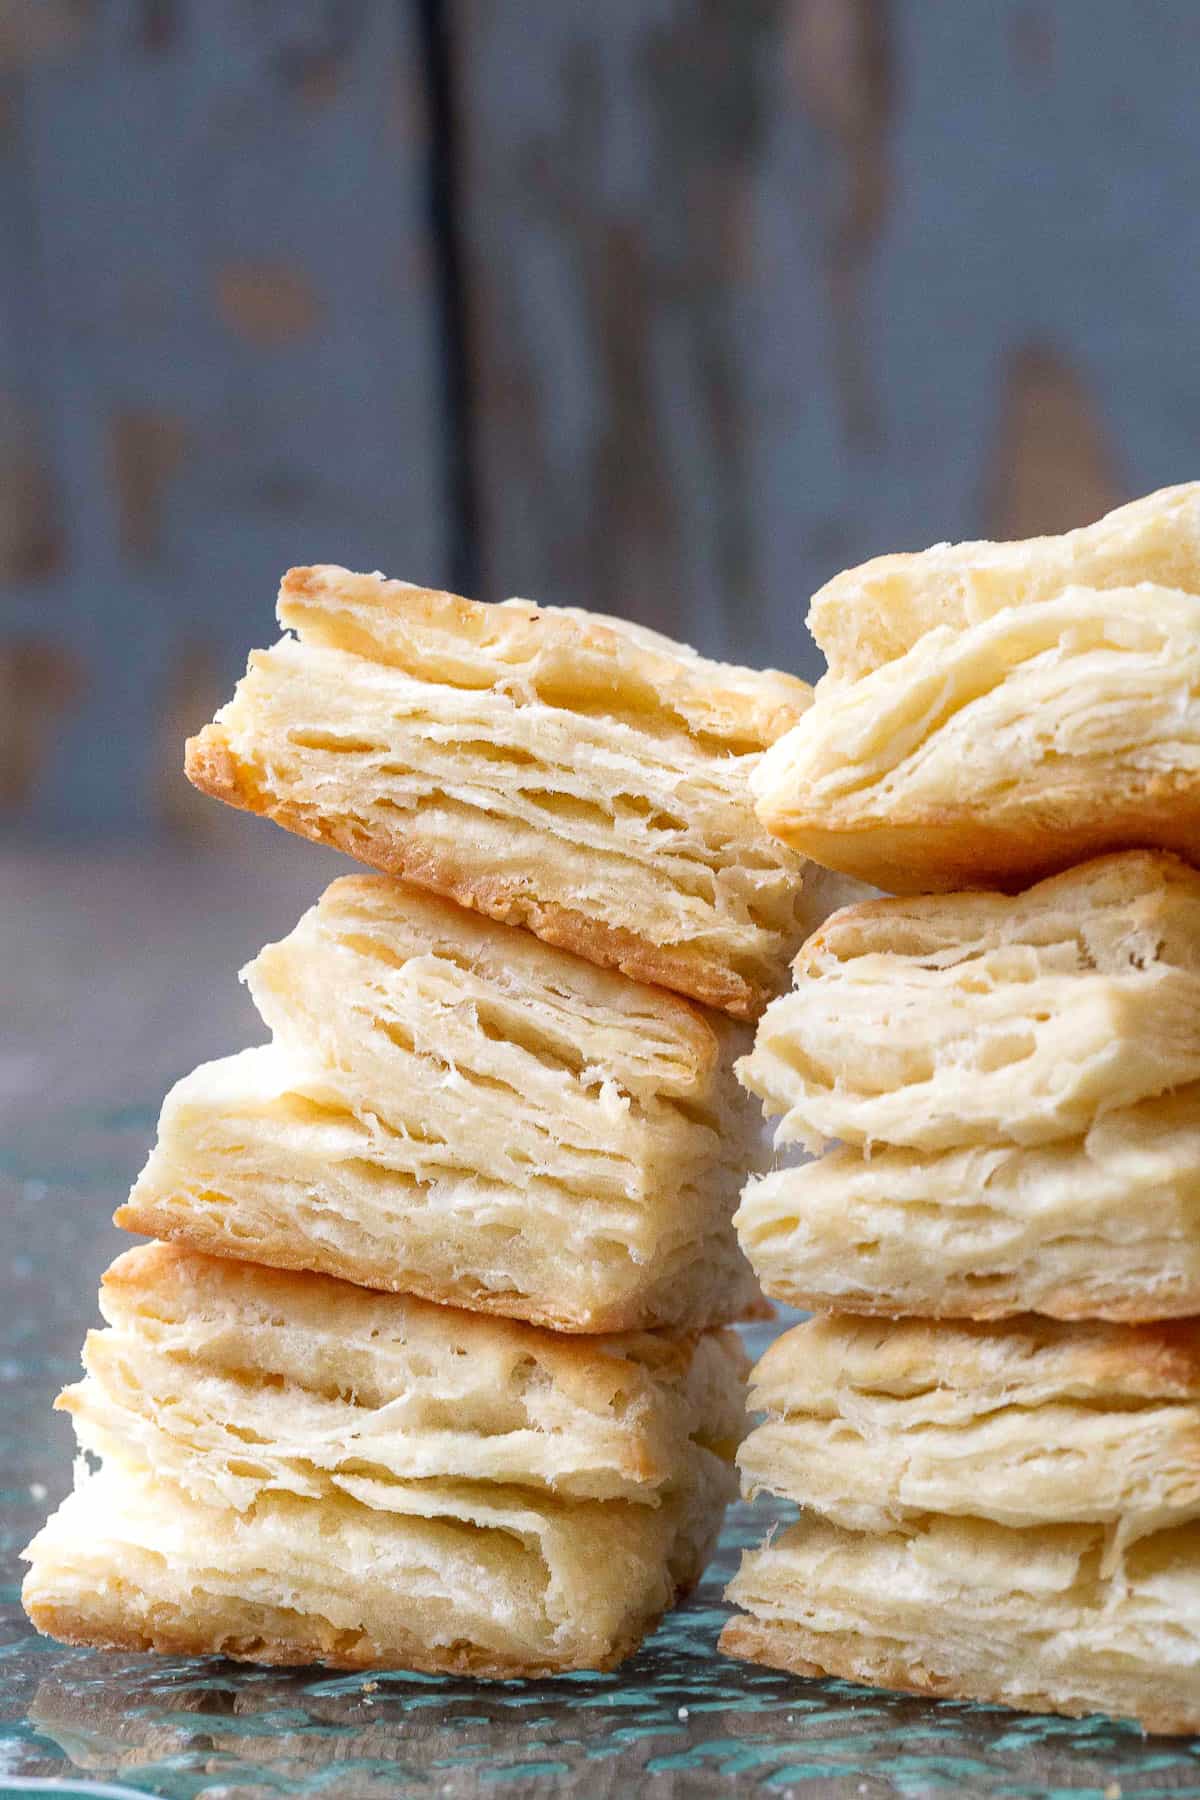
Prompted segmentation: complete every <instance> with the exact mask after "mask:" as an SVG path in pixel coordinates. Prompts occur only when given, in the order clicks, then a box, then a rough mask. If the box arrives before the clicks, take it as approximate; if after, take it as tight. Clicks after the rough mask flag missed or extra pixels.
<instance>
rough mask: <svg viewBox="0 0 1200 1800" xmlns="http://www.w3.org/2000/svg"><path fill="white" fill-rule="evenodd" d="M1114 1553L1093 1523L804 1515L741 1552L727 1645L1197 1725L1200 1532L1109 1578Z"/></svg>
mask: <svg viewBox="0 0 1200 1800" xmlns="http://www.w3.org/2000/svg"><path fill="white" fill-rule="evenodd" d="M1107 1548H1108V1537H1107V1533H1106V1531H1105V1528H1104V1527H1103V1526H1100V1525H1045V1526H1040V1527H1032V1528H1027V1529H1024V1530H1018V1529H1014V1528H1012V1527H1009V1526H1004V1525H995V1524H992V1523H991V1522H989V1521H986V1520H982V1519H958V1518H945V1517H940V1516H937V1515H932V1516H929V1517H927V1518H924V1519H923V1520H922V1521H921V1522H920V1523H918V1524H917V1525H915V1526H914V1527H913V1528H911V1529H909V1530H905V1531H903V1532H901V1531H887V1532H880V1533H871V1532H859V1531H847V1530H845V1529H844V1528H843V1527H841V1526H838V1525H834V1524H831V1523H830V1522H829V1521H828V1520H826V1519H822V1518H819V1517H817V1516H816V1515H815V1514H814V1515H808V1516H806V1517H804V1518H803V1519H801V1521H800V1522H799V1523H798V1524H795V1525H792V1526H790V1527H789V1528H788V1529H787V1530H785V1531H784V1532H782V1533H781V1534H780V1535H779V1536H778V1537H776V1538H774V1539H773V1540H772V1541H771V1542H770V1543H769V1544H767V1545H765V1546H764V1547H763V1548H762V1549H759V1550H751V1551H749V1552H747V1554H746V1556H745V1557H744V1559H743V1561H742V1566H741V1569H740V1571H739V1573H738V1574H737V1576H736V1577H735V1579H734V1581H733V1583H732V1585H731V1586H730V1588H729V1598H730V1599H731V1600H732V1601H733V1602H734V1603H735V1604H736V1605H737V1606H739V1607H742V1608H743V1609H744V1612H743V1614H742V1615H741V1616H739V1617H736V1618H733V1619H731V1620H730V1621H729V1623H728V1624H727V1625H726V1626H725V1629H724V1631H723V1632H722V1633H721V1648H722V1650H724V1651H725V1653H726V1654H727V1655H729V1656H737V1657H744V1658H746V1659H747V1660H749V1661H753V1662H761V1663H766V1664H768V1665H769V1666H770V1667H772V1668H777V1669H788V1670H791V1671H792V1672H793V1673H794V1674H797V1675H815V1676H820V1675H837V1676H842V1677H843V1678H845V1679H846V1680H849V1681H859V1682H864V1683H867V1684H869V1685H871V1686H873V1687H886V1688H894V1689H898V1690H899V1691H901V1692H903V1693H913V1694H921V1695H926V1696H930V1697H934V1698H954V1699H960V1700H982V1701H989V1702H994V1703H998V1704H1001V1705H1004V1706H1012V1707H1018V1708H1021V1709H1023V1710H1026V1711H1031V1712H1056V1713H1067V1714H1069V1715H1072V1716H1081V1715H1083V1714H1087V1713H1111V1714H1114V1715H1116V1716H1117V1717H1129V1718H1133V1719H1136V1720H1137V1721H1138V1722H1139V1723H1140V1724H1141V1725H1142V1726H1143V1728H1144V1729H1145V1730H1147V1731H1155V1732H1167V1733H1185V1732H1194V1731H1197V1730H1200V1524H1197V1523H1196V1522H1194V1521H1193V1522H1192V1523H1190V1524H1187V1525H1179V1526H1175V1527H1173V1528H1171V1529H1169V1530H1165V1531H1158V1532H1155V1533H1153V1534H1152V1535H1151V1536H1149V1537H1143V1538H1139V1539H1138V1541H1137V1542H1136V1543H1134V1544H1131V1545H1130V1546H1129V1548H1128V1549H1127V1550H1125V1551H1124V1553H1123V1554H1122V1556H1121V1560H1120V1566H1119V1569H1118V1570H1117V1571H1116V1572H1115V1573H1111V1574H1106V1573H1104V1563H1105V1556H1106V1552H1107Z"/></svg>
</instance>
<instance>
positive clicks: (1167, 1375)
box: [738, 1314, 1200, 1555]
mask: <svg viewBox="0 0 1200 1800" xmlns="http://www.w3.org/2000/svg"><path fill="white" fill-rule="evenodd" d="M750 1405H751V1408H752V1409H753V1410H754V1411H761V1412H764V1413H765V1414H766V1418H765V1421H764V1422H763V1423H762V1424H761V1425H759V1426H758V1427H757V1428H756V1429H755V1430H754V1431H752V1432H751V1434H750V1436H749V1437H748V1438H747V1439H746V1441H745V1443H744V1444H743V1445H742V1448H741V1452H740V1454H739V1457H738V1461H739V1464H740V1466H741V1469H742V1474H743V1478H744V1481H745V1483H746V1485H747V1488H748V1491H749V1492H750V1493H752V1494H753V1493H758V1492H760V1491H764V1490H765V1491H767V1492H770V1493H774V1494H779V1495H782V1496H783V1497H784V1498H785V1499H789V1500H795V1501H796V1502H797V1503H798V1504H799V1505H801V1506H810V1507H812V1508H813V1509H814V1511H816V1512H819V1513H821V1514H822V1515H823V1516H824V1517H825V1518H828V1519H831V1520H832V1521H833V1522H834V1523H835V1524H838V1525H844V1526H846V1527H847V1528H848V1529H851V1530H856V1531H884V1532H886V1531H890V1530H893V1529H896V1528H904V1529H911V1528H913V1527H914V1526H916V1525H918V1524H919V1523H920V1521H921V1519H922V1517H923V1516H924V1515H926V1514H928V1513H942V1514H951V1515H965V1516H970V1517H975V1518H981V1519H990V1520H992V1521H993V1522H994V1523H996V1524H999V1525H1009V1526H1040V1525H1061V1524H1099V1525H1103V1526H1105V1527H1106V1528H1107V1529H1108V1531H1109V1533H1110V1535H1111V1546H1112V1551H1111V1553H1112V1554H1114V1555H1116V1554H1117V1553H1119V1552H1120V1551H1121V1550H1122V1549H1123V1548H1124V1547H1125V1546H1126V1545H1128V1544H1129V1543H1131V1542H1133V1541H1134V1540H1135V1539H1136V1538H1139V1537H1145V1536H1147V1535H1148V1534H1149V1533H1151V1532H1154V1531H1160V1530H1163V1529H1165V1528H1167V1527H1170V1526H1175V1525H1182V1524H1186V1523H1187V1521H1188V1520H1190V1519H1195V1518H1197V1517H1200V1325H1198V1324H1197V1323H1196V1322H1195V1321H1194V1320H1188V1321H1187V1322H1186V1323H1180V1324H1176V1325H1143V1326H1136V1325H1104V1324H1091V1323H1089V1324H1078V1325H1068V1324H1062V1323H1061V1322H1059V1321H1056V1320H1051V1319H1035V1318H1025V1319H1020V1320H1015V1321H1012V1322H1010V1323H1008V1324H996V1325H979V1324H974V1325H973V1324H969V1323H963V1322H955V1323H951V1322H931V1321H929V1320H924V1319H901V1320H896V1321H895V1322H885V1321H882V1320H874V1319H855V1318H847V1317H845V1316H839V1315H837V1314H833V1315H827V1316H825V1317H822V1318H817V1319H811V1320H809V1321H808V1322H806V1323H805V1324H802V1325H797V1326H795V1327H793V1329H792V1330H791V1331H788V1332H786V1333H785V1334H784V1335H783V1337H781V1338H778V1339H776V1341H775V1343H773V1344H772V1345H771V1347H770V1348H769V1349H768V1351H767V1352H766V1355H765V1356H764V1357H763V1359H762V1361H761V1362H760V1363H759V1365H758V1367H757V1368H756V1369H755V1371H754V1374H753V1376H752V1378H751V1391H750Z"/></svg>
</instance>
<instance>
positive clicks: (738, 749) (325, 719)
mask: <svg viewBox="0 0 1200 1800" xmlns="http://www.w3.org/2000/svg"><path fill="white" fill-rule="evenodd" d="M279 619H280V623H281V624H282V625H283V626H284V627H285V628H286V629H287V630H289V631H291V632H292V633H294V634H295V635H294V636H285V637H284V638H283V639H282V640H281V641H280V642H279V643H278V644H276V645H275V646H274V648H273V649H270V650H263V651H256V652H255V653H254V655H253V656H252V657H251V660H250V667H249V670H248V673H247V675H246V677H245V679H244V680H243V681H242V682H241V683H240V684H239V686H238V689H237V692H236V694H235V695H234V698H233V699H232V700H231V701H230V702H229V704H228V705H227V706H225V707H224V708H222V710H221V712H220V713H219V714H218V716H217V718H216V720H215V721H214V722H213V723H212V724H211V725H209V726H207V727H206V728H205V730H204V731H203V732H202V733H201V734H200V735H199V737H197V738H194V739H193V740H192V741H191V742H190V743H189V745H188V750H187V773H188V776H189V779H190V780H191V781H192V782H193V783H194V784H195V785H196V786H197V787H199V788H200V789H202V790H203V791H204V792H205V793H208V794H212V795H213V796H215V797H216V798H218V799H221V800H225V801H227V802H229V803H230V804H231V805H234V806H240V807H243V808H245V809H247V810H249V811H251V812H258V813H264V814H266V815H267V816H269V817H271V818H273V819H274V820H276V821H277V823H279V824H281V825H284V826H286V827H287V828H288V829H289V830H292V831H296V832H299V833H300V834H301V835H302V836H305V837H309V838H312V839H314V840H316V841H317V842H320V843H326V844H331V845H333V846H334V847H335V848H337V849H340V850H345V851H347V852H349V854H351V855H352V856H356V857H358V858H359V859H360V860H361V861H363V862H366V863H369V864H371V865H372V866H373V867H375V868H378V869H382V870H384V871H385V872H386V873H388V874H392V875H397V876H402V877H404V878H405V879H406V880H408V881H411V882H414V883H417V884H418V885H420V886H422V887H426V888H429V889H432V890H433V891H435V892H437V893H440V894H443V895H446V896H448V897H450V898H451V899H454V900H457V901H458V902H460V903H461V904H462V905H464V906H469V907H472V908H475V909H477V910H478V911H480V912H484V913H487V914H490V915H491V916H492V917H493V918H497V919H501V920H505V921H507V922H508V923H510V924H514V925H522V926H524V927H526V928H527V929H528V930H530V931H532V932H534V933H536V934H537V935H538V936H539V937H541V938H543V939H545V940H546V941H547V942H549V943H553V944H557V945H559V946H562V947H564V948H566V949H569V950H573V951H575V952H577V953H579V954H580V955H582V956H586V957H588V958H590V959H591V960H593V961H595V962H598V963H602V964H604V965H607V966H609V967H613V968H617V969H620V970H622V971H623V972H624V973H625V974H627V975H630V976H632V977H633V978H635V979H636V980H639V981H647V982H653V983H656V984H659V985H662V986H664V987H669V988H674V989H677V990H678V991H680V992H682V993H685V994H688V995H690V996H692V997H693V998H695V999H698V1000H700V1001H703V1002H704V1003H706V1004H708V1005H711V1006H715V1007H719V1008H721V1009H722V1010H725V1011H727V1012H731V1013H734V1014H737V1015H739V1016H742V1017H753V1016H756V1015H757V1013H758V1012H759V1011H761V1009H762V1006H763V1005H764V1004H765V1002H766V1000H767V999H768V998H769V997H770V996H771V995H772V994H773V993H777V992H778V991H779V989H780V988H781V987H782V985H783V984H784V981H785V979H786V975H785V970H786V965H787V961H788V959H789V957H790V956H791V955H792V954H793V953H794V951H795V950H796V948H797V946H798V944H799V943H800V942H801V940H802V938H803V936H804V934H805V926H806V903H805V900H804V897H803V894H802V879H801V869H802V865H801V861H800V859H799V858H798V857H796V856H795V855H794V853H793V852H791V851H790V850H787V849H786V848H785V847H783V846H782V845H780V844H778V843H776V842H775V841H774V840H773V839H772V838H770V837H769V836H768V834H767V833H766V832H765V831H764V829H763V828H762V826H761V825H760V824H759V823H758V821H757V819H756V818H755V816H754V812H753V807H752V803H751V800H750V795H749V789H748V785H747V783H748V778H749V774H750V771H751V770H752V769H753V767H754V766H755V764H756V762H757V760H758V757H759V756H760V754H761V753H762V751H763V750H764V749H765V748H766V747H767V746H768V745H769V744H771V743H773V742H774V740H775V739H776V738H777V737H779V736H781V735H782V733H783V732H784V731H786V730H787V729H788V727H789V726H790V725H792V724H794V722H795V721H796V719H797V718H799V716H800V714H801V713H802V712H803V711H804V709H805V707H807V705H808V704H809V700H810V698H811V691H810V689H809V688H808V687H807V686H806V685H805V684H804V683H803V682H801V681H798V680H795V679H794V678H792V677H791V676H786V675H781V674H777V673H774V672H768V673H765V674H759V673H756V672H754V671H751V670H746V669H738V668H733V667H729V666H727V665H725V664H720V663H713V662H709V661H706V660H705V659H704V658H702V657H700V656H698V655H697V654H696V653H695V652H694V651H692V650H690V649H688V648H687V647H686V646H683V645H678V644H674V643H671V642H670V641H669V640H668V639H665V638H662V637H659V636H658V635H657V634H655V633H653V632H647V631H644V630H641V629H639V628H638V627H636V626H631V625H627V624H625V623H623V622H621V621H618V620H613V619H607V618H600V617H596V616H590V615H588V614H584V613H577V612H571V611H557V610H555V609H553V608H538V607H536V606H532V605H530V604H529V603H528V602H527V601H508V602H505V603H504V604H503V605H501V606H494V605H486V604H482V603H479V602H474V601H470V600H464V599H461V598H459V597H458V596H456V595H452V594H444V593H438V592H435V591H433V590H430V589H426V588H420V587H414V586H411V585H409V584H408V583H405V582H400V581H385V580H384V579H383V577H382V576H379V575H355V574H351V573H350V572H348V571H347V570H345V569H339V568H335V567H328V566H325V567H315V568H303V569H293V570H291V571H289V573H288V574H287V575H286V576H285V577H284V580H283V585H282V587H281V590H280V597H279ZM815 922H816V921H815V920H814V919H813V918H812V917H811V916H807V926H808V929H811V928H812V925H813V924H814V923H815Z"/></svg>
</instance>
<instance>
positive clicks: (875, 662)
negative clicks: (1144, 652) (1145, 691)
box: [808, 481, 1200, 681]
mask: <svg viewBox="0 0 1200 1800" xmlns="http://www.w3.org/2000/svg"><path fill="white" fill-rule="evenodd" d="M1141 582H1153V583H1155V584H1157V585H1158V586H1161V587H1172V588H1181V589H1182V590H1183V591H1184V592H1185V593H1189V594H1200V482H1196V481H1189V482H1183V483H1181V484H1180V485H1179V486H1178V487H1169V488H1161V489H1160V490H1159V491H1158V492H1157V493H1154V494H1147V495H1146V496H1144V498H1142V499H1140V500H1133V501H1130V502H1129V504H1128V505H1126V506H1120V507H1118V508H1117V509H1116V510H1115V511H1114V512H1110V513H1108V514H1106V515H1105V517H1104V518H1102V519H1097V520H1096V522H1095V523H1094V524H1092V525H1084V526H1081V527H1080V528H1079V529H1078V530H1077V531H1068V532H1064V533H1063V534H1062V535H1061V536H1060V537H1040V538H1027V539H1024V540H1021V541H1017V542H1013V543H968V544H935V545H933V547H932V549H929V550H921V551H917V552H915V553H912V554H906V555H899V556H877V557H875V558H874V560H873V561H871V562H867V563H863V564H861V565H860V566H859V567H858V568H855V569H847V570H845V571H844V572H843V573H842V574H840V575H835V576H834V578H833V580H832V581H829V582H827V583H826V584H825V586H824V587H823V588H821V589H820V591H819V592H818V593H817V594H815V595H814V596H813V600H812V606H811V608H810V610H809V615H808V628H809V631H810V632H811V633H812V635H813V637H814V638H815V639H816V641H817V643H818V644H819V645H820V647H821V649H822V650H823V651H824V653H825V658H826V661H827V662H828V664H829V669H830V673H831V674H832V675H833V677H834V679H835V680H837V681H857V680H858V679H859V678H860V677H861V676H863V675H866V674H869V673H870V671H871V670H872V669H877V668H879V667H880V666H881V665H882V664H883V663H887V662H892V661H894V660H895V659H896V658H897V657H900V656H903V655H904V654H905V652H906V651H908V650H911V649H912V647H913V645H914V644H915V643H916V642H917V641H918V639H920V638H922V637H923V636H924V635H925V633H926V632H927V631H932V630H934V629H935V628H936V627H938V626H949V627H950V628H951V629H952V630H954V631H963V630H965V629H966V628H967V627H968V626H971V625H975V624H977V623H978V622H979V621H980V620H983V619H989V618H991V617H992V616H993V615H994V614H995V613H998V612H1001V611H1002V610H1003V609H1004V608H1005V607H1009V606H1033V605H1039V604H1041V603H1042V602H1044V601H1047V600H1052V599H1053V598H1054V597H1055V596H1056V595H1057V594H1061V593H1062V591H1063V589H1064V588H1068V587H1088V588H1127V587H1134V586H1137V585H1138V584H1140V583H1141Z"/></svg>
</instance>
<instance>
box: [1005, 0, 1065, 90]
mask: <svg viewBox="0 0 1200 1800" xmlns="http://www.w3.org/2000/svg"><path fill="white" fill-rule="evenodd" d="M1009 47H1010V49H1011V51H1012V59H1013V63H1014V64H1015V66H1016V68H1017V70H1018V71H1019V73H1020V74H1022V75H1024V76H1026V77H1033V76H1037V77H1042V76H1046V75H1049V74H1051V73H1052V71H1053V68H1054V52H1055V41H1054V20H1053V18H1052V17H1051V15H1050V13H1049V11H1048V9H1047V8H1046V7H1045V6H1034V5H1030V6H1021V7H1018V9H1017V11H1016V12H1015V13H1014V14H1013V16H1012V20H1011V23H1010V25H1009Z"/></svg>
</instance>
